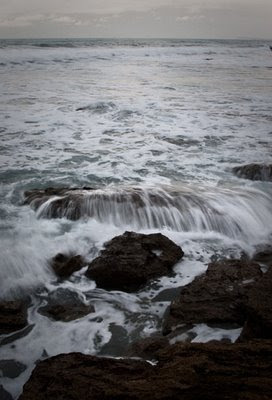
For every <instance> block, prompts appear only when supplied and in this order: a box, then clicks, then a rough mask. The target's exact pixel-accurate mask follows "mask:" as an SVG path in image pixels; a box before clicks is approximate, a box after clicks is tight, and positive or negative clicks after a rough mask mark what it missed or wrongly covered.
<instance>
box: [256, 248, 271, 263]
mask: <svg viewBox="0 0 272 400" xmlns="http://www.w3.org/2000/svg"><path fill="white" fill-rule="evenodd" d="M253 261H256V262H257V263H261V264H265V265H267V266H271V265H272V246H266V248H265V249H263V250H262V251H259V252H257V253H256V254H254V256H253Z"/></svg>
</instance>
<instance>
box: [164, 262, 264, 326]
mask: <svg viewBox="0 0 272 400" xmlns="http://www.w3.org/2000/svg"><path fill="white" fill-rule="evenodd" d="M261 276H262V271H261V269H260V266H259V265H258V264H256V263H254V262H247V261H246V260H225V261H219V262H214V263H211V264H209V266H208V269H207V272H206V274H204V275H202V276H200V277H197V278H196V279H195V280H194V281H193V282H192V283H190V284H189V285H187V286H184V287H183V288H182V290H181V293H180V296H179V297H178V298H176V299H175V300H174V301H173V302H172V303H171V305H170V308H169V310H168V315H167V316H166V320H165V322H164V329H163V333H164V334H169V333H170V332H171V331H173V330H175V329H176V328H177V327H179V326H180V325H184V324H197V323H206V324H212V325H216V324H217V325H218V326H220V325H222V324H238V325H240V326H241V325H243V323H244V322H245V319H246V315H245V312H244V308H243V302H244V301H245V299H246V294H247V290H248V288H249V287H251V286H252V285H254V284H255V283H254V281H255V280H258V279H259V278H260V277H261Z"/></svg>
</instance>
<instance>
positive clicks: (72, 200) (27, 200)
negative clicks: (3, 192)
mask: <svg viewBox="0 0 272 400" xmlns="http://www.w3.org/2000/svg"><path fill="white" fill-rule="evenodd" d="M92 190H93V188H90V187H86V186H84V187H82V188H46V189H32V190H29V191H26V192H25V193H24V203H23V204H30V205H31V207H32V208H33V209H34V210H35V211H36V210H38V209H39V207H40V206H42V205H43V204H44V203H46V202H47V201H48V200H51V201H50V204H49V205H48V207H47V208H46V210H44V215H43V216H45V217H48V218H62V217H66V218H68V219H71V220H77V219H79V218H80V217H81V216H82V199H83V198H84V195H85V194H86V192H88V191H92Z"/></svg>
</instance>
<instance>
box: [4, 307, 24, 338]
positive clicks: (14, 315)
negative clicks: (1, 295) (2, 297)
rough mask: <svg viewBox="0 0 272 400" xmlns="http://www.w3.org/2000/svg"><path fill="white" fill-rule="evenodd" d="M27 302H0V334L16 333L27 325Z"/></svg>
mask: <svg viewBox="0 0 272 400" xmlns="http://www.w3.org/2000/svg"><path fill="white" fill-rule="evenodd" d="M27 305H28V304H27V301H23V300H16V301H2V302H0V334H6V333H11V332H15V331H18V330H19V329H22V328H24V327H25V326H26V325H27Z"/></svg>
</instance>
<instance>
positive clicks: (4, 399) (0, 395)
mask: <svg viewBox="0 0 272 400" xmlns="http://www.w3.org/2000/svg"><path fill="white" fill-rule="evenodd" d="M0 399H1V400H13V397H12V396H11V394H9V392H7V391H6V390H5V389H4V388H3V386H2V385H0Z"/></svg>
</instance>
